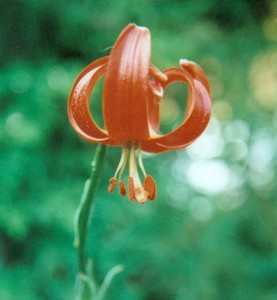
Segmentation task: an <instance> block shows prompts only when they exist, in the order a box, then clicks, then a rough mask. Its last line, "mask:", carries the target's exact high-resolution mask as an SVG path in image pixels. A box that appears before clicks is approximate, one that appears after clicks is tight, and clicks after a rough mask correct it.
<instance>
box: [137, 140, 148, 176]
mask: <svg viewBox="0 0 277 300" xmlns="http://www.w3.org/2000/svg"><path fill="white" fill-rule="evenodd" d="M138 162H139V166H140V169H141V171H142V173H143V175H144V177H146V172H145V169H144V165H143V162H142V154H141V144H140V143H139V146H138Z"/></svg>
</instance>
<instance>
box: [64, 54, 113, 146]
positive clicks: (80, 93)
mask: <svg viewBox="0 0 277 300" xmlns="http://www.w3.org/2000/svg"><path fill="white" fill-rule="evenodd" d="M107 61H108V57H103V58H101V59H98V60H96V61H94V62H93V63H91V64H90V65H89V66H87V67H86V68H85V69H84V70H83V71H82V72H81V74H80V75H79V76H78V78H77V79H76V81H75V83H74V85H73V87H72V89H71V92H70V95H69V99H68V115H69V121H70V123H71V125H72V127H73V128H74V130H75V131H76V132H77V133H78V134H79V135H80V136H81V137H82V138H84V139H86V140H88V141H89V142H95V143H98V142H101V143H109V136H108V134H107V131H105V130H102V129H101V128H99V127H98V126H97V125H96V123H95V122H94V121H93V119H92V117H91V115H90V112H89V98H90V94H91V91H92V89H93V87H94V86H95V84H96V83H97V80H98V79H99V78H100V77H101V76H102V75H103V74H104V73H105V71H106V68H107Z"/></svg>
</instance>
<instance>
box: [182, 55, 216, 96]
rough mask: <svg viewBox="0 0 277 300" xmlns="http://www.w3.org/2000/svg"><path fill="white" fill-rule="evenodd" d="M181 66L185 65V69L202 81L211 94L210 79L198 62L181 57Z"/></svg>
mask: <svg viewBox="0 0 277 300" xmlns="http://www.w3.org/2000/svg"><path fill="white" fill-rule="evenodd" d="M179 63H180V66H182V67H183V69H184V70H185V71H187V72H188V73H189V74H190V75H191V76H192V77H193V78H194V79H196V80H198V81H200V82H202V84H203V85H204V86H205V87H206V89H207V91H208V92H209V95H210V96H211V88H210V84H209V81H208V79H207V77H206V75H205V73H204V71H203V70H202V69H201V68H200V66H199V65H198V64H196V63H195V62H193V61H189V60H187V59H180V62H179Z"/></svg>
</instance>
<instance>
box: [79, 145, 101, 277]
mask: <svg viewBox="0 0 277 300" xmlns="http://www.w3.org/2000/svg"><path fill="white" fill-rule="evenodd" d="M106 148H107V147H106V146H104V145H98V146H97V149H96V153H95V157H94V159H93V161H92V164H91V167H92V170H91V175H90V178H89V179H88V180H87V182H86V184H85V188H84V193H83V196H82V199H81V203H80V205H79V207H78V210H77V212H76V215H75V224H74V226H75V241H74V245H75V247H77V248H78V261H79V273H80V274H79V275H80V276H87V266H88V256H87V250H86V243H87V232H88V225H89V219H90V215H91V206H92V203H93V199H94V195H95V192H96V190H97V187H98V183H99V180H100V173H101V169H102V166H103V163H104V157H105V154H106Z"/></svg>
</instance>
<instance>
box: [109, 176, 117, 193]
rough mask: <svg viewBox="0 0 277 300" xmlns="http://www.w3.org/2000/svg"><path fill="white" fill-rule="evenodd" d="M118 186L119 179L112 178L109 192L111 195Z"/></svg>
mask: <svg viewBox="0 0 277 300" xmlns="http://www.w3.org/2000/svg"><path fill="white" fill-rule="evenodd" d="M116 184H117V179H116V178H114V177H112V178H111V179H110V185H109V187H108V192H109V193H111V192H112V191H113V190H114V189H115V187H116Z"/></svg>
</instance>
